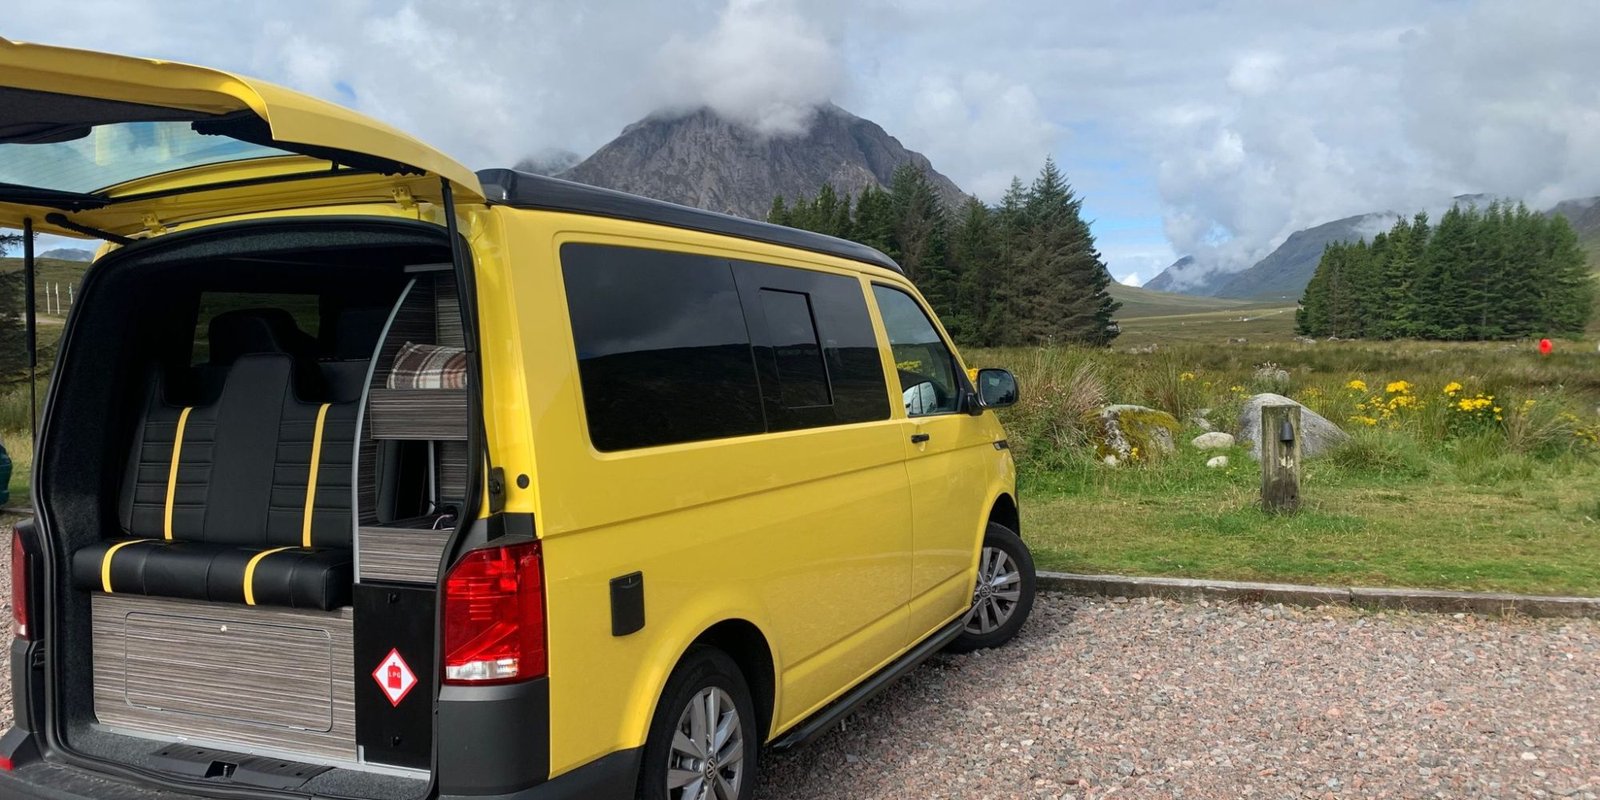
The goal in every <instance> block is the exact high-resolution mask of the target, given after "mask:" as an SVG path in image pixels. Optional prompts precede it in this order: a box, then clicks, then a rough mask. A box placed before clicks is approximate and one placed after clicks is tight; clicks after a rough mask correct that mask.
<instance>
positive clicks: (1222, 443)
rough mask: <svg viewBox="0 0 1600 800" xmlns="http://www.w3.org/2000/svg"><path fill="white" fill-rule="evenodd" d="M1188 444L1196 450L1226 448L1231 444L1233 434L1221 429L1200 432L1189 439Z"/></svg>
mask: <svg viewBox="0 0 1600 800" xmlns="http://www.w3.org/2000/svg"><path fill="white" fill-rule="evenodd" d="M1189 446H1191V447H1193V448H1194V449H1196V450H1226V449H1228V448H1230V447H1232V446H1233V434H1231V433H1223V432H1222V431H1211V432H1210V433H1202V434H1200V435H1199V436H1196V437H1194V438H1193V439H1191V440H1189Z"/></svg>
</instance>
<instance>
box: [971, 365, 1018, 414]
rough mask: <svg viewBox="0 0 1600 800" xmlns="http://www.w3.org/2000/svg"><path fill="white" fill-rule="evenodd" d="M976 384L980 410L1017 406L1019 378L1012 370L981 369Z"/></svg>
mask: <svg viewBox="0 0 1600 800" xmlns="http://www.w3.org/2000/svg"><path fill="white" fill-rule="evenodd" d="M975 383H976V384H977V389H978V397H977V400H978V408H1005V407H1007V406H1014V405H1016V404H1017V396H1018V391H1017V376H1015V375H1012V374H1011V371H1010V370H1004V369H980V370H978V379H977V381H975Z"/></svg>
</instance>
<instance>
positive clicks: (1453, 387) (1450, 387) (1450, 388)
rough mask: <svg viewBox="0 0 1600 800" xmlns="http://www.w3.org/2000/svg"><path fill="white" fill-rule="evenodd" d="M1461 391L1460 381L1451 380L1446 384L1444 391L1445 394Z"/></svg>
mask: <svg viewBox="0 0 1600 800" xmlns="http://www.w3.org/2000/svg"><path fill="white" fill-rule="evenodd" d="M1459 391H1461V384H1459V383H1457V382H1455V381H1451V382H1449V383H1447V384H1445V385H1444V393H1445V394H1455V393H1456V392H1459Z"/></svg>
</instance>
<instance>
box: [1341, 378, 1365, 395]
mask: <svg viewBox="0 0 1600 800" xmlns="http://www.w3.org/2000/svg"><path fill="white" fill-rule="evenodd" d="M1344 388H1346V389H1349V390H1350V391H1352V392H1364V391H1366V390H1367V382H1366V381H1364V380H1361V379H1360V378H1356V379H1355V380H1353V381H1350V382H1349V383H1347V384H1345V385H1344Z"/></svg>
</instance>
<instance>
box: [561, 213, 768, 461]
mask: <svg viewBox="0 0 1600 800" xmlns="http://www.w3.org/2000/svg"><path fill="white" fill-rule="evenodd" d="M561 270H562V275H563V277H564V279H565V281H566V290H567V308H568V311H569V312H570V314H571V317H572V334H573V338H574V340H575V341H576V343H577V351H578V376H579V380H580V382H581V384H582V388H583V404H584V411H585V414H586V417H587V419H588V423H589V438H590V440H591V441H592V442H593V444H594V446H595V448H596V449H599V450H606V451H611V450H624V449H629V448H635V447H650V446H654V445H664V444H673V443H676V442H692V441H699V440H703V439H717V438H722V437H726V436H743V435H748V434H752V433H761V432H762V431H763V430H765V424H764V420H763V416H762V406H761V389H760V385H759V384H758V382H757V379H756V372H755V366H754V363H753V362H752V359H751V352H750V337H749V334H748V332H747V331H746V329H745V321H744V315H743V313H742V311H741V309H740V304H739V292H738V289H737V287H736V285H735V284H734V279H733V268H732V265H731V264H730V263H729V262H727V261H725V260H722V259H715V258H708V257H704V256H694V255H685V254H681V253H665V252H660V251H654V250H637V249H632V248H623V247H607V246H601V245H582V244H568V245H564V246H562V248H561Z"/></svg>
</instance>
